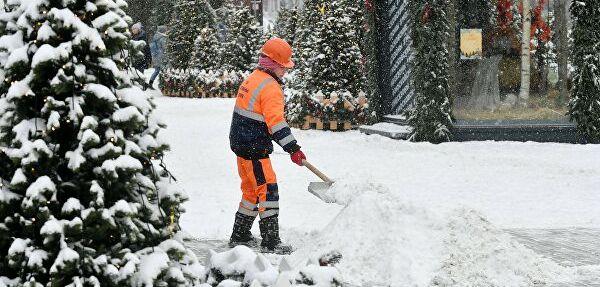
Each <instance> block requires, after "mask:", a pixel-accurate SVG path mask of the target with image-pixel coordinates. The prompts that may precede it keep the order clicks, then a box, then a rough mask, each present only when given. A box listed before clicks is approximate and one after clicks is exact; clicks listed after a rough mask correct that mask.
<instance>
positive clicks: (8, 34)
mask: <svg viewBox="0 0 600 287" xmlns="http://www.w3.org/2000/svg"><path fill="white" fill-rule="evenodd" d="M126 6H127V4H126V3H125V2H124V1H121V0H116V1H113V0H103V1H85V0H80V1H47V0H11V1H9V2H8V6H7V7H6V11H3V12H1V13H0V34H1V35H2V36H1V37H0V93H1V96H0V115H1V117H0V285H1V286H35V287H38V286H39V287H42V286H191V285H193V284H196V283H198V279H197V278H196V276H198V274H202V272H203V270H202V267H201V266H200V265H199V264H198V262H197V259H196V258H195V256H194V255H193V254H192V253H191V252H190V251H189V250H187V249H186V248H185V247H184V246H183V245H182V244H181V243H180V242H179V241H176V240H173V239H170V237H171V236H172V232H176V231H177V230H178V228H177V224H176V223H177V221H178V218H179V212H180V211H182V206H181V203H182V202H183V201H184V200H185V195H184V194H182V193H181V192H180V191H178V189H176V188H175V187H174V186H173V185H171V184H170V177H169V173H168V172H167V171H166V170H164V169H163V168H161V167H160V166H159V165H158V164H156V163H155V161H153V159H156V158H161V157H162V154H163V153H164V152H165V151H166V150H167V149H168V146H167V145H166V144H165V142H164V141H163V140H162V139H161V137H160V136H159V133H160V131H161V129H162V127H164V125H163V124H161V123H160V122H159V121H158V120H157V119H156V117H155V116H154V104H153V100H152V98H151V97H150V96H148V95H147V94H146V93H144V91H142V90H141V89H140V88H139V87H138V86H136V85H134V84H133V83H132V78H131V76H130V74H128V73H127V72H126V66H125V65H126V63H127V61H126V57H127V54H126V51H127V50H128V46H130V45H131V40H130V38H131V35H130V32H129V31H128V25H129V24H131V18H130V17H128V16H127V15H126V14H125V13H124V12H123V11H124V9H125V8H126ZM173 223H174V224H173Z"/></svg>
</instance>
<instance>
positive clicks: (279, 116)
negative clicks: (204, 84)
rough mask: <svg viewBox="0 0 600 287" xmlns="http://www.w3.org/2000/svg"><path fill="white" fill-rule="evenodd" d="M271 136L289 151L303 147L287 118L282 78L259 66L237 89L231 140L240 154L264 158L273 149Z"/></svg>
mask: <svg viewBox="0 0 600 287" xmlns="http://www.w3.org/2000/svg"><path fill="white" fill-rule="evenodd" d="M271 140H274V141H275V142H277V144H279V145H280V146H281V147H282V148H283V150H285V151H286V152H288V153H293V152H295V151H298V150H299V149H300V146H298V144H297V141H296V139H295V138H294V136H293V135H292V131H291V130H290V127H289V126H288V124H287V122H286V121H285V117H284V96H283V90H282V83H281V80H280V79H279V78H278V77H277V76H276V75H274V74H272V73H271V72H270V71H268V70H263V69H261V68H258V69H256V70H255V71H254V72H252V73H251V74H250V75H249V76H248V78H246V80H245V81H244V82H243V83H242V85H241V86H240V88H239V90H238V94H237V100H236V102H235V109H234V111H233V119H232V121H231V130H230V133H229V141H230V145H231V150H232V151H233V152H234V153H235V154H236V155H237V156H239V157H242V158H245V159H261V158H267V157H269V154H271V153H272V152H273V144H272V143H271Z"/></svg>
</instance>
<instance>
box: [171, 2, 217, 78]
mask: <svg viewBox="0 0 600 287" xmlns="http://www.w3.org/2000/svg"><path fill="white" fill-rule="evenodd" d="M214 21H215V19H214V17H213V15H212V13H211V12H210V10H209V7H208V6H207V2H206V0H177V1H176V2H175V7H174V10H173V18H172V20H171V22H170V24H169V27H170V31H169V40H168V41H167V58H168V59H169V63H170V65H171V67H173V68H176V69H187V68H190V67H191V66H192V56H193V54H194V42H195V40H196V38H197V37H198V35H199V34H200V31H202V29H204V28H206V27H214Z"/></svg>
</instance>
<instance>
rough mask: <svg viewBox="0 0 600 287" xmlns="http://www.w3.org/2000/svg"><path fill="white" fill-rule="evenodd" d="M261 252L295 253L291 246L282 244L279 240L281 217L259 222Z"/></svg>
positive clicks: (274, 216) (268, 218) (275, 216)
mask: <svg viewBox="0 0 600 287" xmlns="http://www.w3.org/2000/svg"><path fill="white" fill-rule="evenodd" d="M259 227H260V236H262V242H261V243H260V247H261V251H262V252H264V253H276V254H290V253H292V252H293V251H294V249H293V248H292V246H291V245H287V244H283V243H281V239H280V238H279V216H278V215H273V216H269V217H267V218H263V219H261V220H260V221H259Z"/></svg>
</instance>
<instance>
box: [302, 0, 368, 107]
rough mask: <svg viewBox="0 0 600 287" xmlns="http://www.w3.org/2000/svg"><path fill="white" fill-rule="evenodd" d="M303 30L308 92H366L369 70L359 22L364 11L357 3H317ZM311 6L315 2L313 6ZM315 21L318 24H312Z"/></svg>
mask: <svg viewBox="0 0 600 287" xmlns="http://www.w3.org/2000/svg"><path fill="white" fill-rule="evenodd" d="M314 2H316V3H317V5H315V6H308V5H307V8H306V10H309V11H307V12H306V14H305V16H304V17H305V19H304V20H303V25H307V26H305V27H302V32H301V33H303V35H302V38H303V39H302V41H303V43H301V44H300V46H301V48H300V50H301V52H300V53H299V54H300V55H299V57H300V65H299V69H300V71H299V73H300V77H301V78H303V83H304V85H305V89H306V90H310V91H313V92H317V91H322V92H323V93H324V94H329V93H331V92H339V91H343V90H347V91H350V92H351V93H353V94H354V95H356V94H358V92H359V91H364V86H365V81H366V80H365V74H364V72H365V70H364V63H363V55H362V53H361V49H360V41H361V39H360V37H359V36H360V34H359V32H358V30H359V29H360V28H359V27H358V25H357V22H356V19H357V18H358V17H360V14H361V13H362V10H361V9H360V4H358V3H356V1H347V0H336V1H331V2H322V1H314ZM309 3H311V2H309ZM313 19H315V20H316V21H312V20H313Z"/></svg>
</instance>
